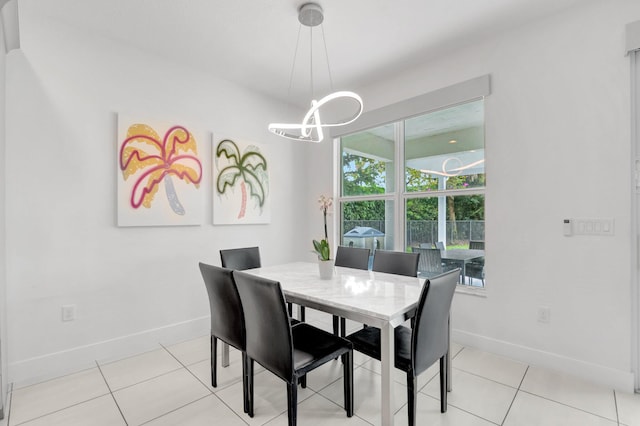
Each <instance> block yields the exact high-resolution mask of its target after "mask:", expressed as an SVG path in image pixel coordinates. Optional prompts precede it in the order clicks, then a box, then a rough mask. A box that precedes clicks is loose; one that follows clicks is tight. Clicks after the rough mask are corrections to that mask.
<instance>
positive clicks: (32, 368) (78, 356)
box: [8, 316, 211, 389]
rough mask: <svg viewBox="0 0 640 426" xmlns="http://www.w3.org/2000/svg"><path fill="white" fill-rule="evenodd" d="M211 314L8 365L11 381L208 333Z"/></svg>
mask: <svg viewBox="0 0 640 426" xmlns="http://www.w3.org/2000/svg"><path fill="white" fill-rule="evenodd" d="M210 328H211V319H210V317H209V316H206V317H201V318H194V319H191V320H187V321H183V322H180V323H175V324H169V325H165V326H162V327H158V328H154V329H151V330H144V331H140V332H137V333H133V334H130V335H127V336H121V337H116V338H114V339H109V340H104V341H101V342H95V343H91V344H88V345H84V346H78V347H75V348H70V349H66V350H64V351H60V352H54V353H49V354H45V355H41V356H37V357H33V358H29V359H24V360H20V361H16V362H11V363H9V365H8V370H9V371H8V376H9V382H12V383H13V385H14V389H15V388H19V387H22V386H27V385H30V384H33V383H38V382H41V381H44V380H49V379H52V378H55V377H60V376H64V375H67V374H71V373H75V372H78V371H81V370H85V369H88V368H93V367H95V366H96V362H100V363H101V364H102V363H106V362H110V361H115V360H118V359H122V358H126V357H128V356H132V355H136V354H139V353H143V352H147V351H152V350H155V349H159V348H160V344H163V345H171V344H174V343H177V342H181V341H184V340H189V339H194V338H196V337H200V336H206V335H208V333H209V332H210Z"/></svg>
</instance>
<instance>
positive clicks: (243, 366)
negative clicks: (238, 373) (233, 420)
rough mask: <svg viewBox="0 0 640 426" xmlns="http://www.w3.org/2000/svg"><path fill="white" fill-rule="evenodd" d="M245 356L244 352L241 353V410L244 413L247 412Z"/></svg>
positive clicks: (247, 378)
mask: <svg viewBox="0 0 640 426" xmlns="http://www.w3.org/2000/svg"><path fill="white" fill-rule="evenodd" d="M247 370H248V367H247V354H246V353H245V352H243V353H242V399H243V401H242V403H243V410H244V412H245V413H248V412H249V391H248V388H249V376H248V374H247Z"/></svg>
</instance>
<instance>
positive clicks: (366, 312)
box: [245, 262, 424, 326]
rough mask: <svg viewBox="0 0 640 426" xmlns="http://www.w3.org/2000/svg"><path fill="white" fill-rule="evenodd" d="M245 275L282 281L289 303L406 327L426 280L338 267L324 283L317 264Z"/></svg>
mask: <svg viewBox="0 0 640 426" xmlns="http://www.w3.org/2000/svg"><path fill="white" fill-rule="evenodd" d="M245 272H247V273H250V274H254V275H258V276H261V277H264V278H268V279H271V280H274V281H279V282H280V285H281V286H282V290H283V291H284V293H285V296H286V297H287V301H291V302H293V303H298V304H301V305H305V306H308V307H311V308H315V309H319V310H323V311H325V312H329V313H332V314H335V315H339V316H342V317H344V318H349V319H353V320H356V321H363V322H365V321H366V323H367V324H370V325H377V324H378V323H379V324H384V323H386V324H389V323H391V324H392V325H394V326H396V325H399V324H400V323H402V322H403V321H404V320H405V319H406V317H405V315H406V314H407V313H408V312H410V311H412V310H413V309H414V308H415V306H416V305H417V302H418V299H419V298H420V291H421V290H422V285H423V284H424V279H419V278H414V277H406V276H402V275H394V274H385V273H381V272H373V271H365V270H360V269H352V268H343V267H336V268H335V271H334V275H333V278H332V279H329V280H323V279H320V275H319V272H318V265H317V263H314V262H296V263H288V264H283V265H275V266H267V267H262V268H257V269H250V270H246V271H245Z"/></svg>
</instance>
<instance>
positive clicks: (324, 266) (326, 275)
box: [318, 259, 333, 280]
mask: <svg viewBox="0 0 640 426" xmlns="http://www.w3.org/2000/svg"><path fill="white" fill-rule="evenodd" d="M318 271H319V272H320V279H321V280H330V279H331V278H332V277H333V259H329V260H318Z"/></svg>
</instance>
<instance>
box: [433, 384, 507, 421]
mask: <svg viewBox="0 0 640 426" xmlns="http://www.w3.org/2000/svg"><path fill="white" fill-rule="evenodd" d="M421 393H422V395H424V396H426V397H428V398H431V399H434V400H436V401H438V402H440V398H436V397H435V396H432V395H429V394H428V393H424V392H421ZM449 406H452V407H453V408H455V409H456V410H460V411H462V412H463V413H467V414H469V415H470V416H473V417H475V418H478V419H481V420H484V421H485V422H489V423H491V424H494V425H496V426H500V425H499V424H498V423H496V422H494V421H493V420H489V419H487V418H485V417H482V416H480V415H478V414H476V413H473V412H471V411H469V410H466V409H464V408H460V407H458V406H456V405H453V404H450V403H449V402H448V401H447V407H449ZM447 412H448V411H447Z"/></svg>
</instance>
